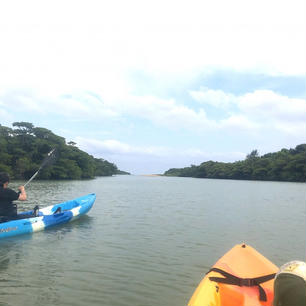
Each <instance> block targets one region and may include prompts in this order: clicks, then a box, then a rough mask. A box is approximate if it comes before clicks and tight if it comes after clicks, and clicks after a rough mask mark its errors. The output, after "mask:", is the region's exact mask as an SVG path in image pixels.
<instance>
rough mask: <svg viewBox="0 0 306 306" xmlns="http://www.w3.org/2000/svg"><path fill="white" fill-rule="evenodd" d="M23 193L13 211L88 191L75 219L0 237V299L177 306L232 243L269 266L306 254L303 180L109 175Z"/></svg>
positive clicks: (35, 186)
mask: <svg viewBox="0 0 306 306" xmlns="http://www.w3.org/2000/svg"><path fill="white" fill-rule="evenodd" d="M20 183H21V182H20ZM11 186H13V187H15V188H16V187H17V186H18V182H14V183H12V184H11ZM27 193H28V201H27V202H26V203H20V205H19V208H20V210H27V209H28V208H32V207H33V206H34V205H36V204H39V205H40V207H44V206H48V205H52V204H56V203H59V202H63V201H66V200H70V199H73V198H75V197H78V196H81V195H85V194H88V193H96V195H97V199H96V202H95V204H94V207H93V208H92V210H91V211H90V212H89V213H88V215H87V216H84V217H83V218H81V219H79V220H77V221H75V222H72V223H69V224H66V225H62V226H59V227H56V228H53V229H49V230H46V231H43V232H39V233H35V234H33V235H24V236H20V237H16V238H10V239H6V240H2V241H0V305H1V306H4V305H5V306H21V305H22V306H41V305H43V306H49V305H50V306H51V305H55V306H56V305H74V306H85V305H89V306H96V305H105V306H180V305H186V304H187V302H188V300H189V298H190V297H191V295H192V293H193V291H194V290H195V289H196V287H197V285H198V283H199V282H200V280H201V279H202V278H203V276H204V274H205V272H206V271H207V270H208V269H209V267H210V266H211V265H213V264H214V263H215V261H216V260H217V259H218V258H219V257H221V256H222V255H223V254H224V253H225V252H227V251H228V250H229V249H230V248H232V247H233V246H234V245H235V244H237V243H242V242H245V243H247V244H249V245H251V246H253V247H254V248H256V249H257V250H258V251H259V252H260V253H262V254H263V255H264V256H266V257H267V258H268V259H270V260H271V261H272V262H274V263H275V264H276V265H278V266H279V265H281V264H283V263H285V262H288V261H290V260H294V259H299V260H304V261H305V257H306V254H305V250H306V243H305V233H306V226H305V225H306V213H305V184H304V183H281V182H257V181H234V180H208V179H192V178H171V177H146V176H114V177H105V178H97V179H95V180H85V181H33V182H31V184H30V185H28V188H27Z"/></svg>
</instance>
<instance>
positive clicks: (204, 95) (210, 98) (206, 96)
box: [189, 87, 236, 109]
mask: <svg viewBox="0 0 306 306" xmlns="http://www.w3.org/2000/svg"><path fill="white" fill-rule="evenodd" d="M189 94H190V96H191V97H192V98H193V99H194V100H196V101H197V102H200V103H202V104H204V105H205V104H209V105H212V106H214V107H217V108H222V109H228V108H229V107H230V105H231V104H232V103H234V101H235V99H236V97H235V96H234V95H233V94H230V93H225V92H224V91H222V90H212V89H209V88H206V87H201V88H200V90H197V91H195V90H193V91H190V92H189Z"/></svg>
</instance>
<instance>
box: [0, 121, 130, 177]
mask: <svg viewBox="0 0 306 306" xmlns="http://www.w3.org/2000/svg"><path fill="white" fill-rule="evenodd" d="M12 126H13V128H9V127H5V126H2V125H1V124H0V172H2V171H5V172H8V173H9V174H10V175H11V177H12V178H14V179H28V178H30V177H31V176H32V175H33V174H34V173H35V172H36V171H37V170H38V168H39V166H40V164H41V162H42V161H43V159H44V158H45V157H46V155H47V154H48V152H50V150H52V149H53V148H55V149H56V162H55V163H54V164H53V165H51V166H49V167H46V168H44V169H42V170H41V171H40V173H39V176H38V177H39V178H40V179H88V178H94V177H95V176H111V175H113V174H127V173H125V172H123V171H120V170H118V168H117V166H116V165H115V164H113V163H110V162H108V161H107V160H104V159H102V158H100V159H98V158H94V157H93V156H91V155H89V154H87V153H86V152H84V151H82V150H80V149H78V148H77V147H76V146H75V145H76V144H75V143H74V142H68V143H67V144H66V141H65V138H63V137H60V136H57V135H55V134H54V133H52V132H51V131H50V130H48V129H46V128H42V127H34V125H33V124H32V123H29V122H14V123H13V124H12Z"/></svg>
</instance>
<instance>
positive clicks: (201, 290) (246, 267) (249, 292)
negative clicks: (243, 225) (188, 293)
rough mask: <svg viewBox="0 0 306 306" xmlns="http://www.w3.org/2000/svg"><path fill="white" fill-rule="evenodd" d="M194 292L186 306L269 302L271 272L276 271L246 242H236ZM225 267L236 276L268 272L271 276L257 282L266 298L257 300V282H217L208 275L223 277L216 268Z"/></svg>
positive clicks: (253, 305) (265, 305) (267, 305)
mask: <svg viewBox="0 0 306 306" xmlns="http://www.w3.org/2000/svg"><path fill="white" fill-rule="evenodd" d="M213 269H215V271H211V272H209V273H208V274H206V276H205V277H204V278H203V280H202V281H201V282H200V284H199V286H198V287H197V289H196V290H195V292H194V293H193V295H192V297H191V299H190V301H189V303H188V306H272V305H273V283H274V276H273V275H274V273H276V272H277V271H278V268H277V266H275V265H274V264H273V263H272V262H271V261H269V260H268V259H267V258H265V257H264V256H263V255H261V254H260V253H259V252H257V251H256V250H255V249H253V248H252V247H251V246H248V245H245V244H243V245H236V246H234V247H233V248H232V249H231V250H230V251H229V252H227V253H226V254H225V255H224V256H223V257H221V258H220V259H219V260H218V261H217V262H216V263H215V265H214V266H213ZM218 270H222V271H225V273H229V274H231V275H233V276H234V277H237V278H239V279H244V280H245V279H254V278H259V277H262V276H266V275H271V277H270V280H268V281H265V282H263V283H261V284H260V286H261V287H262V289H263V290H264V292H265V296H266V300H265V301H264V300H260V292H259V291H260V290H259V287H258V286H257V285H256V286H254V285H253V286H247V285H241V284H240V285H233V284H225V283H221V282H216V281H213V280H211V279H210V278H218V279H220V278H224V275H222V274H220V273H219V272H216V271H218Z"/></svg>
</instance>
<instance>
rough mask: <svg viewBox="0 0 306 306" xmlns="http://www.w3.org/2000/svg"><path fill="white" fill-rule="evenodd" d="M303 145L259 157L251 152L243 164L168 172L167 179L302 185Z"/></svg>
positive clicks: (305, 153)
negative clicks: (230, 180)
mask: <svg viewBox="0 0 306 306" xmlns="http://www.w3.org/2000/svg"><path fill="white" fill-rule="evenodd" d="M305 164H306V144H300V145H298V146H296V147H295V149H289V150H288V149H282V150H281V151H279V152H275V153H268V154H265V155H263V156H259V154H258V151H257V150H253V151H252V152H251V153H250V154H248V155H247V157H246V159H245V160H243V161H237V162H234V163H222V162H214V161H207V162H204V163H202V164H200V165H199V166H195V165H191V166H190V167H186V168H181V169H175V168H174V169H169V170H168V171H166V172H165V173H164V175H166V176H183V177H197V178H216V179H236V180H265V181H289V182H305V177H306V170H305Z"/></svg>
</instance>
